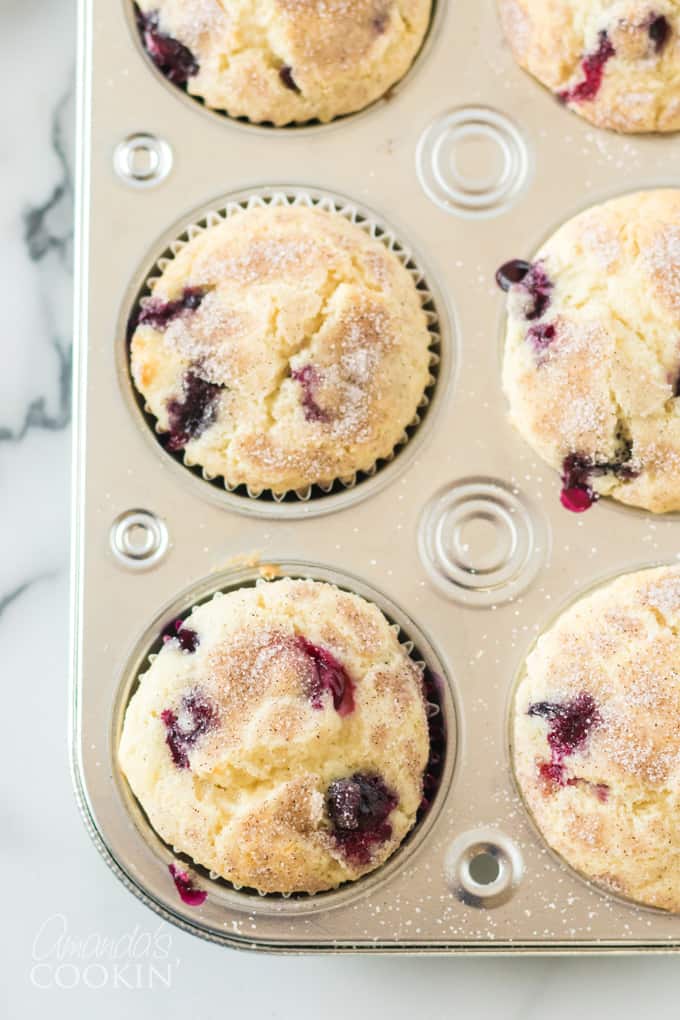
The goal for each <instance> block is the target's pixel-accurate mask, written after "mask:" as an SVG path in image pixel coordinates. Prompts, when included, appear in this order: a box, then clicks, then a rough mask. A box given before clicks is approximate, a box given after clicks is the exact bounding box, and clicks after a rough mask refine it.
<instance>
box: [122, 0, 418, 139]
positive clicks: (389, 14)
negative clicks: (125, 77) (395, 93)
mask: <svg viewBox="0 0 680 1020" xmlns="http://www.w3.org/2000/svg"><path fill="white" fill-rule="evenodd" d="M135 6H136V16H137V24H138V27H139V31H140V35H141V38H142V42H143V44H144V46H145V48H146V50H147V52H148V53H149V55H150V57H151V59H152V60H153V61H154V63H155V64H156V65H157V67H159V68H160V70H161V71H162V72H163V74H165V75H166V77H167V78H169V80H170V81H172V82H173V83H174V84H176V85H181V86H186V88H187V90H188V92H189V93H190V94H191V95H193V96H196V97H198V98H199V99H202V100H203V101H204V102H205V103H206V105H207V106H209V107H211V108H212V109H214V110H220V111H224V112H226V113H228V114H230V116H232V117H247V118H248V119H249V120H251V121H253V122H256V123H258V122H269V123H271V124H275V125H277V126H281V125H284V124H292V123H296V122H297V123H300V122H304V121H310V120H315V119H316V120H320V121H329V120H332V119H333V118H334V117H339V116H341V115H343V114H347V113H354V112H355V111H357V110H361V109H363V108H364V107H365V106H368V105H369V104H370V103H372V102H374V100H376V99H379V98H380V97H381V96H383V95H384V94H385V93H386V92H387V91H388V89H389V88H391V86H392V85H394V84H395V83H396V82H397V81H399V79H400V78H402V77H403V75H404V74H405V73H406V71H407V70H408V69H409V67H410V66H411V63H412V62H413V59H414V57H415V56H416V54H417V52H418V50H419V48H420V46H421V44H422V42H423V39H424V37H425V33H426V31H427V28H428V25H429V21H430V13H431V6H432V4H431V0H257V2H256V0H139V2H138V4H137V5H135Z"/></svg>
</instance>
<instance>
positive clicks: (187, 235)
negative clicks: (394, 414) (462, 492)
mask: <svg viewBox="0 0 680 1020" xmlns="http://www.w3.org/2000/svg"><path fill="white" fill-rule="evenodd" d="M268 206H271V207H286V206H289V207H299V206H303V207H307V208H310V209H321V210H324V211H326V212H331V213H334V214H336V215H338V216H341V217H343V218H344V219H346V220H348V221H349V222H350V223H352V224H354V225H355V226H357V227H359V228H360V229H361V230H362V231H364V232H365V233H366V234H367V235H368V236H369V237H371V238H372V239H374V240H376V241H379V242H380V243H381V244H383V245H384V247H385V248H386V249H387V250H388V251H390V252H392V253H393V254H394V255H395V256H396V257H397V258H398V260H399V261H400V262H401V263H402V265H403V266H404V267H405V268H406V269H407V271H408V272H409V274H410V276H411V277H412V279H413V282H414V284H415V287H416V290H417V293H418V297H419V300H420V303H421V305H422V308H423V310H424V312H425V316H426V322H427V330H428V333H429V337H430V343H429V377H428V381H427V385H426V388H425V391H424V393H423V396H422V398H421V400H420V403H419V406H418V409H417V412H416V414H415V416H414V418H413V419H412V421H411V422H410V424H409V425H408V426H407V427H406V428H405V429H404V432H403V433H402V435H401V437H400V439H399V441H398V442H397V444H396V446H395V448H394V450H393V451H392V453H391V454H390V456H389V457H387V458H385V459H382V460H378V461H377V462H376V463H375V464H374V465H372V467H371V468H370V470H368V471H364V472H357V473H356V474H353V475H351V476H348V477H344V478H338V479H336V480H334V481H333V482H332V483H331V484H325V485H323V486H322V485H312V486H307V487H306V488H304V489H297V490H294V491H293V490H290V491H287V492H285V493H274V492H272V491H270V490H254V489H252V488H250V487H247V486H245V485H239V486H236V487H231V486H229V485H228V483H227V482H226V480H225V479H224V478H222V477H221V476H214V475H210V474H209V473H208V472H207V471H205V470H204V469H202V468H201V467H200V466H199V465H195V464H192V463H190V462H188V460H187V459H186V458H185V457H184V456H183V455H182V453H181V452H172V451H170V450H169V449H168V448H167V444H166V442H165V441H164V433H162V432H161V431H160V430H159V429H158V427H157V422H156V419H155V417H154V416H153V414H152V413H151V412H150V410H149V409H148V408H147V406H146V404H145V401H144V398H143V397H142V395H141V394H140V393H139V392H138V391H137V389H136V387H135V385H134V383H133V380H132V377H131V373H130V359H129V342H130V339H131V337H132V333H133V331H134V328H135V320H136V317H137V314H138V311H139V308H140V303H141V301H142V299H143V298H145V297H148V296H149V295H151V294H152V293H153V288H154V286H155V283H156V281H157V279H158V278H159V275H160V273H162V272H163V270H164V269H165V268H166V267H167V266H168V265H169V264H170V262H171V261H172V260H173V259H174V258H175V257H176V256H177V254H178V253H179V252H180V251H181V250H182V249H183V248H184V247H185V245H186V244H187V243H188V242H189V241H191V240H192V239H193V238H195V237H197V236H198V235H199V234H200V233H202V232H203V231H205V230H206V229H209V228H210V227H213V226H217V225H219V224H220V223H222V222H224V221H225V220H226V219H228V218H230V217H233V216H237V215H239V213H242V212H243V211H244V210H247V209H253V208H257V207H260V208H264V207H268ZM130 294H131V296H130V298H129V299H128V300H127V301H125V302H124V305H123V315H122V317H121V320H120V322H119V325H118V334H119V338H123V339H124V342H123V343H122V342H120V340H119V354H118V364H119V371H120V375H121V383H122V386H123V389H124V391H125V393H126V396H127V398H128V402H129V404H130V406H131V407H132V408H133V409H134V410H135V411H136V417H137V420H138V421H139V423H140V425H141V426H142V429H143V431H144V433H145V434H146V435H147V436H148V437H151V438H152V439H153V442H154V446H155V448H156V449H160V450H162V451H163V453H164V455H165V456H166V457H167V458H168V460H169V461H170V462H171V463H172V464H174V465H176V466H177V467H178V469H179V471H180V473H181V476H182V477H184V478H188V479H189V480H190V481H192V482H194V483H195V484H196V491H197V492H199V493H201V494H203V495H204V496H208V497H209V498H211V499H213V500H215V501H217V502H219V503H221V504H222V505H223V506H225V507H228V508H229V509H232V510H237V511H240V512H241V513H245V514H249V515H252V516H258V517H269V518H272V517H274V518H288V519H294V518H309V517H313V516H318V515H321V514H327V513H332V512H334V511H336V510H339V509H341V508H344V507H346V506H349V505H352V504H354V503H356V502H358V501H359V500H361V499H364V498H366V497H368V496H370V495H371V494H373V493H375V492H377V491H378V490H380V489H382V488H383V487H384V486H385V485H387V484H389V482H390V481H391V480H393V479H394V478H395V477H396V476H397V475H398V474H400V473H401V472H402V471H403V470H404V469H405V468H406V466H407V465H408V463H409V462H410V461H411V460H412V459H413V457H414V456H415V454H416V453H417V450H418V448H419V446H420V444H421V443H422V441H423V440H424V438H425V436H426V433H427V431H428V428H429V426H430V424H431V422H432V420H433V419H434V417H435V414H436V412H437V409H438V405H439V403H440V397H441V394H442V392H443V391H444V390H445V389H446V382H447V378H448V376H449V375H450V374H451V372H452V367H453V365H454V363H455V361H456V360H457V359H456V358H455V344H456V335H455V330H454V327H453V325H452V323H453V316H452V315H451V314H450V313H449V312H448V309H447V307H446V303H445V301H444V298H443V295H442V294H441V293H440V292H439V290H438V288H437V287H436V285H435V283H434V280H433V279H432V276H431V274H430V273H429V272H427V271H426V269H424V268H423V264H422V262H421V260H420V257H419V256H418V255H417V254H415V253H414V252H413V251H412V250H411V249H410V247H408V246H407V245H406V244H405V243H403V242H402V241H401V240H400V238H399V237H398V236H397V234H396V232H395V231H394V230H393V229H392V228H391V227H390V226H389V225H388V224H387V223H385V222H384V221H383V220H381V219H380V218H379V217H378V216H376V215H375V214H374V213H373V212H372V211H371V210H369V209H366V208H365V207H362V206H360V205H358V204H357V203H355V202H353V201H351V200H350V199H346V198H344V197H341V196H338V195H333V194H330V193H327V192H324V191H321V190H318V189H309V188H298V187H284V188H272V187H268V188H259V189H254V190H248V191H244V192H239V193H238V194H236V195H234V196H232V197H231V198H230V199H226V200H224V202H222V203H217V204H214V205H210V206H208V207H204V208H203V209H202V210H199V211H198V212H197V214H196V215H195V217H192V218H190V219H188V220H185V221H184V222H183V223H182V224H180V225H179V226H178V227H177V228H176V230H173V231H172V232H170V233H169V234H168V235H166V238H165V244H164V246H163V247H161V248H160V252H159V253H157V254H155V255H154V256H153V257H152V260H151V262H150V264H147V266H146V269H145V270H144V271H143V272H142V273H140V274H139V275H138V277H137V280H136V282H135V283H133V286H132V288H131V291H130Z"/></svg>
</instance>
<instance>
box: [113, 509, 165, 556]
mask: <svg viewBox="0 0 680 1020" xmlns="http://www.w3.org/2000/svg"><path fill="white" fill-rule="evenodd" d="M109 538H110V544H111V552H112V553H113V555H114V556H115V558H116V560H117V561H118V562H119V563H120V564H121V565H122V566H124V567H127V568H128V570H148V569H149V568H150V567H155V566H156V564H157V563H160V561H161V560H162V559H163V557H164V556H165V554H166V553H167V551H168V548H169V545H170V537H169V535H168V529H167V526H166V524H165V521H163V520H161V518H160V517H158V516H157V515H156V514H154V513H150V512H149V511H148V510H126V511H125V512H124V513H122V514H119V515H118V517H116V519H115V521H114V522H113V524H112V526H111V532H110V536H109Z"/></svg>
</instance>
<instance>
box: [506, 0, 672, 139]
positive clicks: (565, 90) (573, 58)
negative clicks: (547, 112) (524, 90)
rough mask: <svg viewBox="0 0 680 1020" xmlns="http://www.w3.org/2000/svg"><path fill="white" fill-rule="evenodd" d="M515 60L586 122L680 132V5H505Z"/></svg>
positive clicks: (563, 1) (667, 0)
mask: <svg viewBox="0 0 680 1020" xmlns="http://www.w3.org/2000/svg"><path fill="white" fill-rule="evenodd" d="M499 4H500V12H501V19H502V22H503V27H504V29H505V33H506V36H507V38H508V40H509V42H510V45H511V47H512V50H513V53H514V55H515V58H516V59H517V61H518V63H519V64H520V65H521V66H522V67H524V68H525V69H526V70H527V71H529V72H530V73H531V74H533V75H534V77H536V78H538V80H539V81H540V82H542V84H543V85H546V86H547V87H548V88H549V89H550V90H551V91H552V92H554V93H555V94H556V95H557V96H558V98H559V99H560V100H561V101H562V102H563V103H566V104H567V105H568V106H569V107H570V108H571V109H572V110H575V111H576V112H577V113H579V114H580V115H581V116H582V117H585V118H586V120H589V121H590V122H591V123H593V124H597V125H598V127H604V128H610V129H612V130H614V131H623V132H631V133H633V132H640V131H677V130H679V129H680V85H679V83H680V4H679V3H678V0H651V2H650V0H596V2H595V3H592V2H590V0H499Z"/></svg>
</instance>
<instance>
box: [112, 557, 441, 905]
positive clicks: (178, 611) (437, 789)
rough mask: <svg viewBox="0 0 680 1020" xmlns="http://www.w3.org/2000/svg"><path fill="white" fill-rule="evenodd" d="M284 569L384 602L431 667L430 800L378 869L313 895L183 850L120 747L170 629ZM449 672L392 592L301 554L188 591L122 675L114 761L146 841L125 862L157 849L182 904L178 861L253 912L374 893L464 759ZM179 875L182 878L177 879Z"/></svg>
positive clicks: (165, 884) (168, 887)
mask: <svg viewBox="0 0 680 1020" xmlns="http://www.w3.org/2000/svg"><path fill="white" fill-rule="evenodd" d="M265 575H266V578H265ZM282 577H292V578H299V579H311V580H314V581H322V582H325V583H327V584H334V585H336V586H337V587H338V588H340V589H342V590H344V591H348V592H351V593H353V594H356V595H359V596H361V597H362V598H364V599H366V600H367V601H368V602H371V603H373V604H374V605H376V606H377V607H378V608H379V609H380V611H381V612H382V613H383V615H384V616H385V617H386V618H387V620H388V621H389V623H390V625H391V626H392V629H393V630H394V631H395V633H396V634H397V635H398V637H399V641H400V644H401V645H402V647H403V648H404V649H405V651H406V652H407V654H408V655H409V657H410V658H411V659H412V660H413V661H414V662H416V663H417V664H418V665H420V666H421V668H422V670H423V687H424V692H425V698H426V704H427V714H428V724H429V730H430V761H429V764H428V767H427V770H426V776H425V782H424V793H423V802H422V805H421V808H420V811H419V813H418V817H417V820H416V824H415V826H414V828H413V829H412V830H411V832H410V833H409V834H408V835H407V836H406V838H405V840H404V841H403V843H402V844H401V846H400V847H399V848H398V849H397V850H396V851H395V852H394V854H393V855H392V856H391V857H390V858H389V859H388V860H387V861H386V862H385V863H384V864H383V865H381V866H380V867H378V868H376V870H375V871H373V872H370V873H369V874H367V875H366V876H364V877H363V878H359V879H357V880H356V881H353V882H348V883H346V884H344V885H342V886H340V887H338V888H337V889H334V890H330V891H328V892H320V893H316V894H313V895H310V894H307V893H296V894H292V895H279V894H262V893H258V892H257V891H256V890H252V889H244V888H239V887H236V886H234V885H233V884H231V883H229V882H227V881H225V880H224V879H222V878H219V877H218V876H216V875H215V874H214V873H211V872H209V871H208V870H207V869H205V868H203V867H202V866H201V865H199V864H196V863H195V862H194V861H193V860H192V859H191V858H189V857H187V856H186V855H185V854H181V853H176V852H175V851H174V850H173V848H172V847H170V846H168V845H167V844H166V843H164V842H163V840H161V838H160V837H159V836H158V835H157V833H156V832H155V830H154V829H153V826H152V825H151V822H150V821H149V819H148V817H147V815H146V814H145V812H144V810H143V808H142V807H141V805H140V804H139V802H138V801H137V799H136V798H135V796H134V795H133V794H132V792H131V790H130V788H129V786H128V784H127V782H126V780H125V779H124V777H123V776H122V775H121V772H120V769H119V766H118V761H117V753H116V749H117V747H118V745H119V743H120V735H121V732H122V727H123V720H124V716H125V712H126V709H127V706H128V704H129V702H130V699H131V698H132V695H133V694H134V693H135V691H136V689H137V686H138V682H139V677H140V676H141V675H142V674H143V673H144V672H145V671H146V670H147V668H148V666H149V663H150V661H153V658H154V657H155V655H157V654H158V651H159V650H160V648H161V647H162V646H163V642H164V635H167V634H168V633H169V632H170V631H171V630H173V632H174V631H176V630H178V629H181V623H182V622H183V621H184V620H186V618H187V617H188V616H189V614H190V613H191V610H192V609H193V608H194V607H196V606H198V605H202V604H204V603H206V602H209V601H211V600H212V599H214V598H219V597H220V596H221V595H224V594H227V593H229V592H232V591H236V590H238V589H240V588H245V587H252V586H254V585H256V584H258V583H260V584H265V583H267V582H268V580H278V579H280V578H282ZM446 677H447V674H446V672H445V670H444V666H443V664H442V662H441V661H440V659H439V656H438V654H437V652H436V651H435V649H434V648H433V647H432V645H431V644H430V642H429V640H428V638H427V637H426V636H425V634H424V633H423V632H422V631H421V630H420V629H419V627H418V626H417V625H416V624H415V623H414V622H413V621H412V620H411V619H410V618H409V617H408V616H407V615H406V614H405V613H404V612H403V610H401V609H400V608H399V607H398V606H397V605H395V604H394V603H393V602H392V601H391V600H390V599H388V598H387V597H386V596H385V595H383V594H382V593H380V592H378V591H376V590H375V589H373V588H371V587H369V586H368V585H367V584H365V583H364V582H363V581H361V580H359V579H358V578H355V577H353V576H350V575H348V574H344V573H341V572H340V571H337V570H334V569H332V568H327V567H322V566H317V565H315V564H308V563H304V562H300V561H292V562H285V563H284V562H281V563H276V564H274V565H272V564H271V563H268V564H267V565H266V569H264V567H263V568H260V569H258V568H257V567H248V568H244V569H242V570H238V571H226V572H224V573H222V574H218V575H213V576H211V577H208V578H205V579H204V580H202V581H200V582H198V583H197V584H195V585H194V586H192V587H191V588H189V589H187V590H186V591H184V592H183V593H182V594H180V595H179V596H178V597H177V598H175V599H174V600H173V601H172V602H171V603H169V604H168V605H166V606H165V608H164V609H163V610H162V611H161V612H160V613H158V614H157V616H156V617H155V619H154V620H153V621H152V622H151V624H150V625H149V626H148V627H147V629H146V630H145V632H144V633H143V634H142V635H141V637H140V638H139V640H138V641H137V643H136V645H135V648H134V650H133V652H132V654H131V656H130V658H129V660H128V663H127V665H126V667H125V669H124V670H123V673H122V675H121V682H120V685H119V689H118V694H117V696H116V700H115V704H114V709H113V717H112V732H111V738H110V747H111V768H112V772H113V775H114V777H115V781H116V787H117V790H118V793H119V795H120V797H121V798H122V800H123V804H124V807H125V810H126V812H127V814H128V815H129V817H130V818H131V819H132V820H133V822H134V826H135V828H136V832H137V834H138V835H139V837H140V840H141V843H140V842H139V841H135V842H136V845H137V849H136V856H135V858H134V859H131V860H130V861H128V862H125V861H119V862H118V863H119V864H120V865H121V867H123V869H124V870H125V871H126V872H127V873H130V871H134V870H135V868H136V863H137V861H138V860H139V859H141V857H142V856H146V857H148V855H149V853H150V854H151V855H152V857H153V859H154V861H155V870H156V874H157V881H158V888H159V889H162V890H164V895H165V896H167V898H168V901H169V905H170V906H171V907H172V909H181V904H180V901H179V898H178V892H177V890H176V889H175V887H174V884H173V877H171V874H170V872H169V869H170V866H171V865H173V866H174V868H175V870H179V871H181V872H182V873H183V875H184V876H185V878H180V884H182V882H183V881H185V882H186V883H187V884H188V885H187V888H188V889H189V890H190V891H192V892H197V893H198V894H199V895H202V893H204V892H207V894H208V896H207V902H208V904H213V903H214V904H215V907H216V909H218V910H219V909H220V906H229V907H238V908H239V909H241V910H243V911H244V912H245V913H255V912H258V913H274V914H279V913H289V914H291V913H292V914H311V913H315V912H319V911H324V910H328V909H331V908H333V907H336V906H338V907H339V906H344V905H346V904H347V903H348V902H350V901H352V900H354V899H355V898H357V897H359V896H362V897H363V896H367V895H370V893H371V892H372V891H374V890H375V889H376V888H377V887H378V886H380V885H382V884H383V883H384V882H387V881H389V879H390V878H393V877H396V876H397V875H398V873H399V872H400V871H402V870H403V868H404V867H405V866H406V864H407V863H410V862H411V859H412V857H413V855H414V854H415V852H416V851H417V850H418V848H419V847H420V846H421V845H422V843H423V842H424V840H425V839H426V838H427V837H428V834H429V833H430V832H431V830H432V828H433V826H434V824H435V822H436V820H437V817H438V816H439V813H440V811H441V809H442V807H443V804H444V800H445V798H446V795H447V792H448V788H449V786H450V784H451V780H452V777H453V773H454V770H455V765H456V754H457V715H458V713H457V707H456V699H455V694H454V692H453V689H452V686H451V681H450V680H449V679H447V678H446ZM176 882H177V880H176V879H175V884H176ZM178 888H179V886H178ZM185 902H186V901H185Z"/></svg>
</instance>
